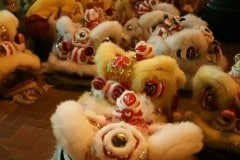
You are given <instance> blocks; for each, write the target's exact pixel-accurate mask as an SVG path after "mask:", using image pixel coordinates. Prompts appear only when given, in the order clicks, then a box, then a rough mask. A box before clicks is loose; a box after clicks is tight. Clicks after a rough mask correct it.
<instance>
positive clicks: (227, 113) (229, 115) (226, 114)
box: [221, 109, 236, 124]
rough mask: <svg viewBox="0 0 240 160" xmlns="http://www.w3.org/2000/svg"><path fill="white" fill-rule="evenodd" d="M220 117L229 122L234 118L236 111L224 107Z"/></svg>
mask: <svg viewBox="0 0 240 160" xmlns="http://www.w3.org/2000/svg"><path fill="white" fill-rule="evenodd" d="M221 117H222V119H223V120H224V122H226V123H228V124H231V123H233V122H234V121H235V120H236V113H235V112H234V111H233V110H230V109H225V110H223V111H222V113H221Z"/></svg>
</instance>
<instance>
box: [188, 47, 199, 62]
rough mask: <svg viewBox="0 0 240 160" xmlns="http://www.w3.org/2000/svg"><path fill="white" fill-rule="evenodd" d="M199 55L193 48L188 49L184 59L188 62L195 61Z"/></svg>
mask: <svg viewBox="0 0 240 160" xmlns="http://www.w3.org/2000/svg"><path fill="white" fill-rule="evenodd" d="M199 56H200V55H199V53H198V50H197V49H196V48H194V47H192V46H191V47H188V49H187V53H186V57H187V59H189V60H195V59H198V58H199Z"/></svg>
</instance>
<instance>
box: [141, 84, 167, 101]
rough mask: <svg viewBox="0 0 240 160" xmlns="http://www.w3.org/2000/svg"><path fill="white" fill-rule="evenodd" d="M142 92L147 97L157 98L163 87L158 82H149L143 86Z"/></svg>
mask: <svg viewBox="0 0 240 160" xmlns="http://www.w3.org/2000/svg"><path fill="white" fill-rule="evenodd" d="M144 91H145V93H146V94H147V95H148V96H153V97H159V96H161V95H162V93H163V91H164V86H163V84H162V83H160V82H155V81H150V82H147V83H146V84H145V88H144Z"/></svg>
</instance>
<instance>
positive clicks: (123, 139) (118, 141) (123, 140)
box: [112, 133, 128, 147]
mask: <svg viewBox="0 0 240 160" xmlns="http://www.w3.org/2000/svg"><path fill="white" fill-rule="evenodd" d="M127 142H128V139H127V136H126V135H125V134H123V133H117V134H116V135H114V136H113V137H112V144H113V146H115V147H125V146H126V144H127Z"/></svg>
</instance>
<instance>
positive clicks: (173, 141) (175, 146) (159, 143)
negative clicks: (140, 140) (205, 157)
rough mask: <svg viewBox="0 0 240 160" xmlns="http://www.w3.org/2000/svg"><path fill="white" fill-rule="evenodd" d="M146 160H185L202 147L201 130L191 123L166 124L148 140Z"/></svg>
mask: <svg viewBox="0 0 240 160" xmlns="http://www.w3.org/2000/svg"><path fill="white" fill-rule="evenodd" d="M148 144H149V150H148V160H156V157H161V160H176V158H177V159H178V160H186V159H188V158H189V157H191V156H192V155H193V154H195V153H197V152H199V151H200V150H201V149H202V147H203V135H202V131H201V129H200V128H199V127H198V126H197V125H195V124H194V123H191V122H181V123H174V124H166V125H164V126H163V127H162V128H161V129H160V130H158V131H157V132H156V133H154V134H153V135H151V136H149V138H148Z"/></svg>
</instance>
